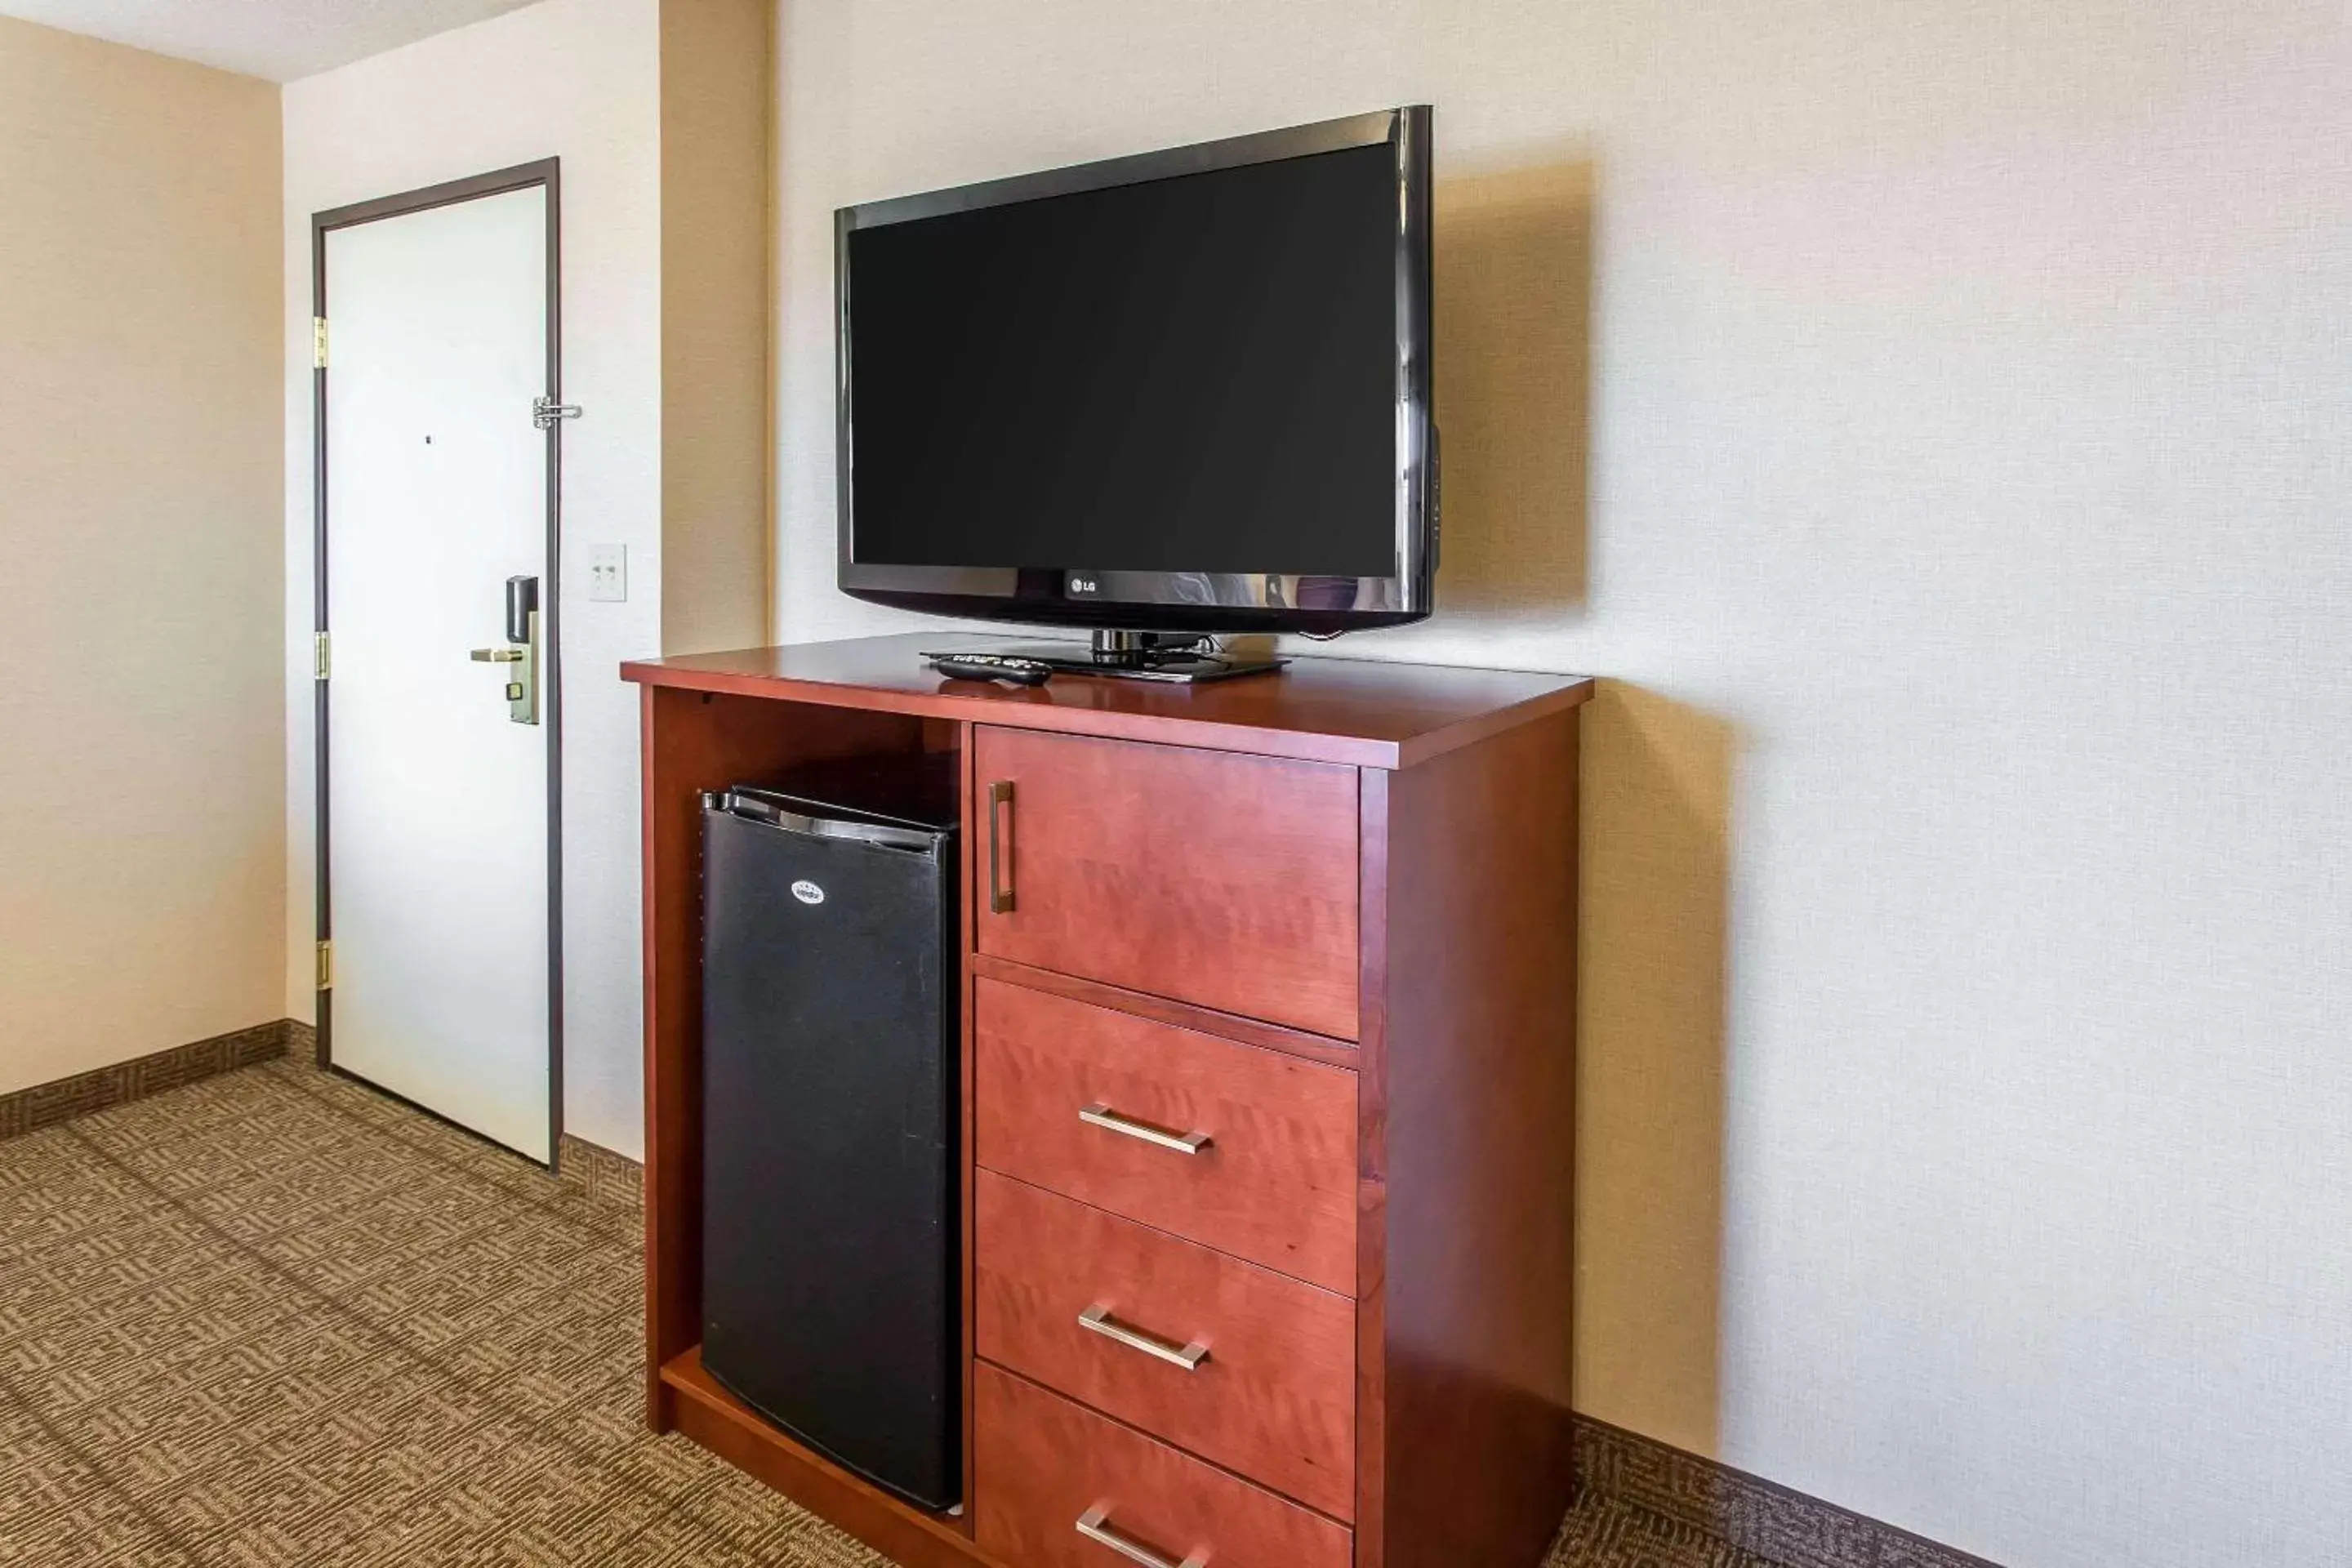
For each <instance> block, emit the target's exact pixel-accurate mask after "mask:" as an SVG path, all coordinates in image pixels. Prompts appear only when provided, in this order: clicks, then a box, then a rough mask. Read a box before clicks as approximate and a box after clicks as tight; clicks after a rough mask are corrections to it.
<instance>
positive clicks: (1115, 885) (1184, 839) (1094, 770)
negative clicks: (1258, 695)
mask: <svg viewBox="0 0 2352 1568" xmlns="http://www.w3.org/2000/svg"><path fill="white" fill-rule="evenodd" d="M975 746H976V758H975V764H976V766H977V768H978V776H979V780H980V786H981V789H982V792H983V793H982V799H981V802H980V804H981V806H982V809H983V810H984V811H988V812H989V813H991V818H990V820H989V821H988V822H987V823H986V824H984V825H983V829H982V842H981V844H980V845H979V850H980V861H979V872H980V874H979V875H978V876H976V877H975V878H974V879H973V881H974V883H975V886H974V888H973V900H974V901H973V913H972V921H973V924H974V927H975V929H976V931H977V932H978V944H979V948H980V951H981V952H985V953H992V954H994V955H995V956H997V957H1000V958H1006V959H1011V960H1013V962H1015V963H1026V964H1032V965H1034V966H1035V967H1037V968H1040V969H1053V970H1059V971H1060V972H1061V973H1065V974H1076V975H1081V976H1084V977H1085V978H1087V979H1090V980H1100V981H1105V982H1108V984H1113V985H1123V986H1126V987H1128V988H1129V989H1130V990H1134V991H1145V992H1150V993H1151V994H1155V995H1160V996H1172V997H1175V998H1177V999H1178V1000H1181V1001H1185V1002H1192V1003H1195V1004H1198V1005H1201V1006H1204V1007H1214V1008H1217V1009H1218V1010H1220V1011H1222V1012H1227V1013H1238V1014H1241V1015H1243V1016H1245V1017H1252V1018H1265V1019H1268V1020H1270V1021H1272V1022H1275V1023H1279V1024H1288V1025H1292V1026H1296V1027H1297V1028H1301V1029H1309V1030H1313V1031H1315V1032H1317V1033H1318V1034H1324V1035H1330V1036H1335V1037H1339V1038H1341V1039H1349V1040H1352V1039H1354V1038H1355V1037H1356V992H1357V987H1358V972H1357V952H1356V934H1357V922H1356V902H1357V886H1356V879H1357V867H1356V861H1357V834H1358V828H1357V821H1356V773H1355V770H1354V769H1353V768H1346V767H1338V766H1334V765H1332V764H1330V763H1300V762H1287V761H1282V760H1279V759H1276V758H1272V757H1253V756H1243V755H1239V754H1236V753H1234V752H1206V751H1198V750H1194V749H1192V748H1189V747H1183V746H1152V745H1141V744H1138V743H1136V742H1129V741H1099V740H1094V739H1090V738H1087V737H1083V736H1072V735H1049V734H1040V733H1035V732H1032V731H1019V730H1003V729H996V728H992V727H988V726H982V728H981V729H980V730H979V731H978V739H977V741H976V742H975Z"/></svg>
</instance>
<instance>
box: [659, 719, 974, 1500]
mask: <svg viewBox="0 0 2352 1568" xmlns="http://www.w3.org/2000/svg"><path fill="white" fill-rule="evenodd" d="M951 769H952V759H950V758H948V757H908V758H903V759H901V758H888V759H875V760H872V761H860V762H853V763H842V764H828V765H825V766H824V767H821V768H817V769H813V770H807V771H804V772H803V773H796V774H793V775H790V776H789V777H787V778H785V779H782V780H780V781H777V782H776V783H775V784H772V785H770V786H765V787H751V786H739V787H736V788H733V789H730V790H728V791H726V792H724V793H722V794H717V795H705V796H704V797H703V817H702V847H703V854H702V868H703V870H702V916H703V924H702V942H703V963H702V1152H703V1173H702V1174H703V1210H702V1215H703V1220H702V1319H703V1321H702V1364H703V1368H704V1370H705V1371H707V1372H708V1373H709V1374H710V1375H711V1376H712V1377H714V1378H716V1379H718V1380H719V1383H721V1384H725V1385H726V1386H727V1387H728V1388H729V1389H730V1390H731V1391H732V1392H733V1393H734V1394H736V1395H737V1396H738V1397H739V1398H740V1399H742V1400H743V1401H744V1402H745V1403H746V1404H748V1405H751V1406H752V1407H753V1408H754V1409H756V1410H758V1411H760V1412H761V1414H762V1415H766V1416H767V1417H768V1418H769V1419H770V1420H772V1421H774V1422H775V1423H776V1424H777V1425H778V1426H782V1428H784V1429H785V1430H786V1431H788V1432H790V1433H791V1434H792V1435H793V1436H795V1437H797V1438H799V1439H800V1440H801V1441H803V1442H804V1443H806V1444H807V1445H808V1446H809V1447H813V1448H815V1449H817V1450H819V1451H821V1452H823V1453H824V1454H825V1455H826V1456H828V1457H829V1458H833V1459H835V1460H836V1461H837V1462H839V1463H840V1464H842V1465H844V1466H845V1467H847V1468H850V1469H853V1470H856V1472H857V1473H858V1474H860V1475H862V1476H865V1477H866V1478H867V1479H870V1480H873V1481H875V1482H876V1483H877V1484H878V1485H881V1486H884V1487H887V1488H888V1489H891V1490H892V1491H895V1492H897V1493H898V1494H900V1495H901V1496H904V1497H906V1498H908V1499H910V1500H913V1501H916V1502H919V1503H921V1504H923V1505H925V1506H927V1507H930V1508H938V1509H944V1508H949V1507H951V1506H953V1505H954V1504H956V1503H957V1502H958V1501H959V1500H961V1491H962V1464H961V1439H962V1415H961V1387H960V1380H959V1378H958V1377H957V1375H956V1361H957V1349H958V1340H959V1335H960V1333H961V1303H960V1300H959V1298H958V1284H959V1279H960V1274H959V1269H958V1259H957V1247H958V1242H959V1239H960V1230H961V1227H960V1226H958V1224H957V1223H956V1215H957V1207H956V1169H957V1162H956V1138H957V1130H958V1126H959V1121H960V1118H959V1116H958V1113H957V1112H958V1106H957V1093H958V1085H959V1082H960V1074H959V1073H958V1071H957V1055H956V1052H957V1043H958V1033H957V1028H956V997H957V978H958V976H957V970H956V965H955V962H954V953H955V947H954V935H955V911H956V866H957V861H956V829H955V821H956V810H955V786H954V778H953V773H952V771H951Z"/></svg>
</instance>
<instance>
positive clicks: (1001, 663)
mask: <svg viewBox="0 0 2352 1568" xmlns="http://www.w3.org/2000/svg"><path fill="white" fill-rule="evenodd" d="M931 668H933V669H936V670H938V671H939V672H940V674H941V675H945V676H950V677H953V678H954V679H958V680H1002V681H1004V682H1006V683H1008V684H1010V685H1013V686H1043V685H1045V682H1046V681H1048V680H1051V679H1053V678H1054V667H1053V666H1052V665H1050V664H1046V663H1045V662H1043V661H1042V660H1039V659H1034V658H1007V657H1006V656H1005V655H1003V654H1001V653H942V654H934V655H932V656H931Z"/></svg>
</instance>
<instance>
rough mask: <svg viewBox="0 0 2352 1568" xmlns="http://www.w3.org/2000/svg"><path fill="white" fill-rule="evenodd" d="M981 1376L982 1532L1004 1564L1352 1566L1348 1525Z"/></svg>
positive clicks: (977, 1488)
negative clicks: (1196, 1562)
mask: <svg viewBox="0 0 2352 1568" xmlns="http://www.w3.org/2000/svg"><path fill="white" fill-rule="evenodd" d="M971 1375H972V1448H973V1456H972V1457H973V1511H974V1513H975V1515H976V1517H975V1519H974V1521H973V1525H974V1531H975V1536H976V1539H977V1540H978V1542H979V1543H980V1548H981V1550H982V1551H983V1552H987V1553H989V1554H990V1555H991V1556H992V1557H994V1558H995V1559H996V1560H997V1561H999V1562H1001V1563H1014V1564H1018V1565H1019V1568H1134V1564H1135V1563H1139V1562H1142V1563H1150V1562H1154V1561H1160V1562H1164V1563H1166V1564H1167V1568H1178V1565H1179V1564H1180V1563H1185V1562H1187V1561H1189V1560H1191V1559H1192V1557H1193V1556H1194V1554H1196V1553H1197V1554H1198V1555H1199V1559H1200V1561H1202V1562H1203V1563H1213V1564H1215V1568H1349V1559H1350V1557H1351V1556H1352V1555H1353V1551H1354V1539H1353V1536H1352V1535H1351V1533H1350V1532H1349V1530H1348V1528H1347V1527H1346V1526H1345V1525H1339V1524H1334V1523H1333V1522H1332V1521H1329V1520H1328V1519H1325V1518H1324V1517H1322V1516H1321V1515H1320V1514H1318V1513H1315V1512H1313V1511H1311V1510H1307V1509H1304V1508H1301V1507H1299V1506H1298V1505H1297V1503H1294V1502H1290V1501H1287V1500H1284V1499H1282V1498H1278V1497H1276V1496H1275V1495H1274V1494H1273V1493H1272V1492H1269V1491H1264V1490H1261V1489H1258V1488H1256V1487H1254V1486H1251V1485H1249V1484H1248V1483H1246V1482H1244V1481H1240V1480H1236V1479H1234V1478H1233V1477H1231V1476H1229V1475H1226V1474H1225V1473H1224V1472H1223V1471H1222V1470H1218V1469H1215V1468H1212V1467H1210V1466H1208V1465H1205V1464H1202V1462H1201V1461H1200V1460H1198V1459H1195V1458H1191V1457H1189V1456H1187V1455H1184V1454H1180V1453H1178V1452H1177V1451H1176V1450H1175V1449H1173V1448H1171V1447H1168V1446H1167V1445H1166V1444H1164V1443H1157V1442H1154V1441H1153V1440H1152V1439H1150V1438H1149V1437H1146V1436H1143V1435H1142V1434H1141V1433H1139V1432H1136V1431H1133V1430H1130V1429H1129V1428H1128V1427H1126V1426H1120V1425H1119V1424H1118V1422H1116V1421H1113V1420H1110V1419H1109V1418H1108V1417H1107V1416H1102V1415H1096V1414H1095V1413H1094V1412H1093V1411H1091V1410H1087V1409H1086V1408H1084V1407H1083V1406H1081V1405H1074V1404H1072V1403H1071V1402H1070V1401H1068V1400H1066V1399H1064V1398H1062V1397H1060V1396H1059V1395H1057V1394H1049V1393H1047V1392H1046V1391H1045V1390H1044V1389H1042V1388H1039V1387H1037V1386H1036V1385H1034V1384H1029V1383H1024V1381H1022V1380H1021V1379H1019V1378H1017V1377H1014V1376H1013V1375H1012V1374H1011V1373H1005V1372H1001V1371H999V1370H997V1369H996V1368H995V1367H992V1366H990V1365H988V1364H986V1363H981V1364H979V1365H977V1366H974V1367H973V1368H972V1374H971ZM1082 1523H1083V1524H1084V1525H1085V1526H1086V1528H1087V1530H1090V1531H1094V1532H1096V1536H1095V1537H1090V1536H1089V1535H1088V1534H1087V1533H1086V1532H1085V1531H1082V1530H1081V1528H1080V1526H1081V1524H1082ZM1100 1536H1109V1537H1111V1538H1112V1539H1114V1540H1116V1541H1118V1542H1121V1543H1122V1544H1123V1545H1124V1546H1125V1547H1126V1548H1127V1550H1124V1551H1122V1550H1120V1548H1119V1547H1115V1546H1113V1545H1111V1544H1109V1543H1108V1542H1104V1541H1102V1540H1100V1539H1098V1537H1100Z"/></svg>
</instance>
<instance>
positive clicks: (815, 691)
mask: <svg viewBox="0 0 2352 1568" xmlns="http://www.w3.org/2000/svg"><path fill="white" fill-rule="evenodd" d="M1033 640H1034V639H1033ZM1003 641H1004V638H1003V637H975V636H973V635H971V634H970V633H958V632H952V631H949V632H912V633H906V634H902V635H899V636H895V637H858V638H856V639H853V640H850V641H845V642H820V643H802V644H798V645H795V646H792V647H751V648H740V649H737V650H735V651H733V652H730V653H704V654H689V655H683V656H680V657H677V658H656V659H641V660H634V661H632V662H629V663H626V664H624V665H622V666H621V676H622V679H625V680H634V681H637V682H639V683H641V684H644V685H646V686H668V687H678V688H683V689H688V690H693V691H717V692H728V693H732V694H735V695H738V696H748V697H767V698H772V699H776V700H782V701H792V702H814V703H821V704H824V705H827V706H832V707H848V708H873V709H881V710H887V711H892V712H901V713H915V714H920V715H923V716H925V717H930V718H941V719H956V720H963V721H969V722H972V723H982V724H1003V725H1009V726H1013V727H1016V728H1021V729H1032V730H1055V731H1063V732H1065V733H1068V734H1081V735H1102V736H1108V737H1112V738H1115V739H1122V740H1134V741H1156V742H1163V743H1166V744H1171V745H1192V746H1207V747H1213V748H1216V749H1219V750H1223V751H1236V752H1263V753H1266V754H1269V755H1274V756H1290V757H1300V758H1306V759H1308V760H1311V761H1318V762H1332V763H1355V764H1359V765H1362V766H1368V767H1379V768H1401V767H1410V766H1412V764H1413V763H1418V762H1422V761H1423V760H1425V759H1427V758H1429V757H1433V756H1436V755H1438V754H1440V753H1442V752H1449V751H1452V750H1454V748H1456V747H1458V746H1465V745H1468V744H1470V743H1471V742H1475V741H1478V740H1482V739H1484V738H1485V737H1486V736H1488V735H1491V734H1494V733H1496V732H1497V731H1503V730H1507V729H1510V728H1512V727H1513V726H1515V725H1517V724H1522V723H1526V722H1528V721H1530V720H1534V719H1539V718H1542V717H1544V716H1545V715H1547V714H1549V713H1556V712H1559V711H1560V710H1563V709H1568V708H1573V707H1575V706H1576V705H1578V704H1579V703H1581V702H1583V701H1585V700H1588V699H1589V698H1590V697H1591V695H1592V681H1591V678H1590V677H1587V676H1580V675H1547V674H1541V673H1537V672H1532V671H1525V670H1507V669H1473V668H1458V667H1454V666H1451V665H1432V664H1395V663H1391V662H1388V661H1386V660H1381V659H1356V658H1299V659H1297V660H1294V661H1293V662H1292V663H1291V664H1290V665H1289V666H1288V667H1287V668H1284V669H1283V670H1282V671H1280V672H1279V673H1277V674H1273V675H1245V676H1241V677H1237V678H1235V679H1231V680H1220V681H1210V682H1206V683H1204V684H1202V685H1198V686H1177V685H1171V684H1167V683H1163V682H1160V681H1150V680H1118V679H1097V678H1094V677H1089V676H1068V675H1065V676H1056V677H1055V679H1053V680H1051V681H1049V682H1047V683H1046V684H1045V685H1044V686H1040V687H1032V688H1020V687H1010V686H1000V685H996V684H993V683H987V682H978V681H970V680H950V679H947V678H945V677H943V676H941V675H940V673H939V672H938V671H937V670H934V669H932V668H929V665H927V664H926V663H925V662H924V661H923V659H922V658H921V657H920V655H921V651H922V650H923V649H926V648H929V649H934V650H940V649H947V648H954V647H988V646H990V645H991V644H992V643H996V644H1001V643H1002V642H1003Z"/></svg>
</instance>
